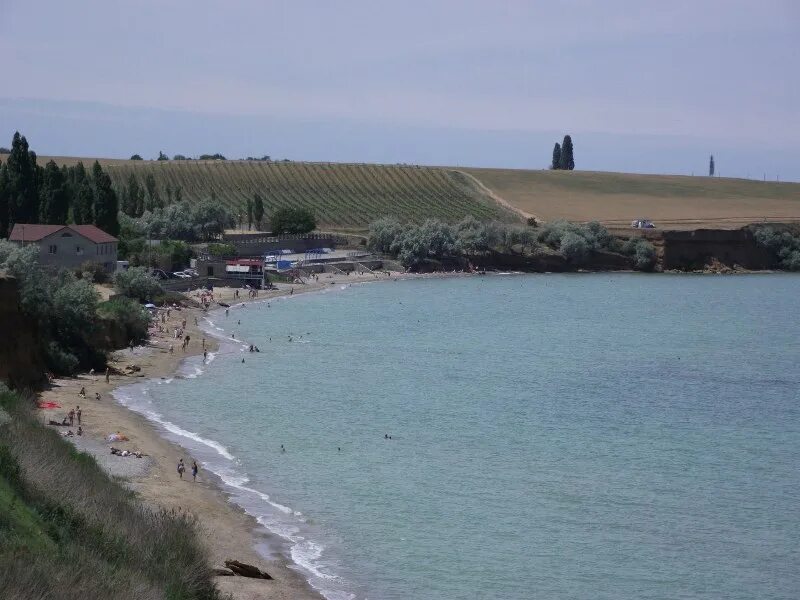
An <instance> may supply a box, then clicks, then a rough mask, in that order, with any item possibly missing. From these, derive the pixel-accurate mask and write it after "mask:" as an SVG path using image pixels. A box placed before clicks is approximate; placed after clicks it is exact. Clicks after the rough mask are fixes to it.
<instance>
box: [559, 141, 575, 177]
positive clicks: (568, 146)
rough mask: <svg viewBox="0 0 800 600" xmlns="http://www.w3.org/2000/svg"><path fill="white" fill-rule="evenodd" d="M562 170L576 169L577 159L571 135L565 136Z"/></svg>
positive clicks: (562, 149) (562, 146)
mask: <svg viewBox="0 0 800 600" xmlns="http://www.w3.org/2000/svg"><path fill="white" fill-rule="evenodd" d="M560 164H561V168H562V169H564V170H565V171H572V170H573V169H574V168H575V157H574V156H573V150H572V137H570V136H569V135H565V136H564V141H563V142H562V144H561V162H560Z"/></svg>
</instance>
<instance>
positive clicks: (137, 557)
mask: <svg viewBox="0 0 800 600" xmlns="http://www.w3.org/2000/svg"><path fill="white" fill-rule="evenodd" d="M3 407H4V408H5V409H6V410H7V412H6V411H4V410H3ZM0 598H18V599H20V600H27V599H31V600H34V599H36V600H39V599H44V598H60V599H62V600H84V599H85V598H131V599H136V600H157V599H164V598H169V599H170V600H217V599H218V598H219V594H218V593H217V591H216V589H215V587H214V585H213V583H212V581H211V572H210V569H209V568H208V566H207V561H206V556H205V552H204V550H203V549H202V548H201V547H200V544H199V540H198V538H197V530H196V529H195V526H194V523H193V522H192V521H191V519H190V518H189V517H187V516H185V515H179V514H173V513H165V512H153V511H151V510H149V509H147V508H146V507H143V506H141V505H140V504H139V503H138V502H137V501H136V500H135V498H134V497H133V495H132V494H131V492H129V491H127V490H126V489H124V488H123V487H122V486H121V485H119V484H118V483H116V482H114V481H112V480H111V479H109V478H108V476H106V475H105V473H103V472H102V471H101V470H100V468H99V467H98V466H97V464H96V463H95V461H94V460H93V459H92V458H91V457H90V456H88V455H86V454H83V453H80V452H77V451H76V450H75V449H74V447H73V446H72V445H71V444H69V443H68V442H66V441H65V440H63V439H61V438H60V437H59V436H58V434H57V433H55V432H53V431H50V430H49V429H47V428H45V427H44V426H42V425H40V424H39V422H38V420H37V418H36V417H35V416H34V415H32V414H31V412H30V408H29V405H28V403H27V402H25V401H23V400H21V399H20V398H19V397H17V396H16V395H14V394H11V393H10V392H7V391H3V390H2V389H0Z"/></svg>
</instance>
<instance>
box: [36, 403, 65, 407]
mask: <svg viewBox="0 0 800 600" xmlns="http://www.w3.org/2000/svg"><path fill="white" fill-rule="evenodd" d="M39 408H61V405H60V404H58V403H57V402H39Z"/></svg>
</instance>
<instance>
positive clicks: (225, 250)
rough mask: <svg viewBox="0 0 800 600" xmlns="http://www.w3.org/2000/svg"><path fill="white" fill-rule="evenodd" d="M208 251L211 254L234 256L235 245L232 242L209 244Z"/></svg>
mask: <svg viewBox="0 0 800 600" xmlns="http://www.w3.org/2000/svg"><path fill="white" fill-rule="evenodd" d="M208 253H209V254H210V255H211V256H236V246H234V245H233V244H209V245H208Z"/></svg>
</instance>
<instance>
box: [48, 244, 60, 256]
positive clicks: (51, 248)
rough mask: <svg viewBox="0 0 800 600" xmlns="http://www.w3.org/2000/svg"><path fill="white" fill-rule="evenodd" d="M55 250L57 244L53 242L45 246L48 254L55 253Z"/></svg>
mask: <svg viewBox="0 0 800 600" xmlns="http://www.w3.org/2000/svg"><path fill="white" fill-rule="evenodd" d="M56 250H58V246H56V245H55V244H50V246H48V248H47V251H48V252H49V253H50V254H55V253H56Z"/></svg>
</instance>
